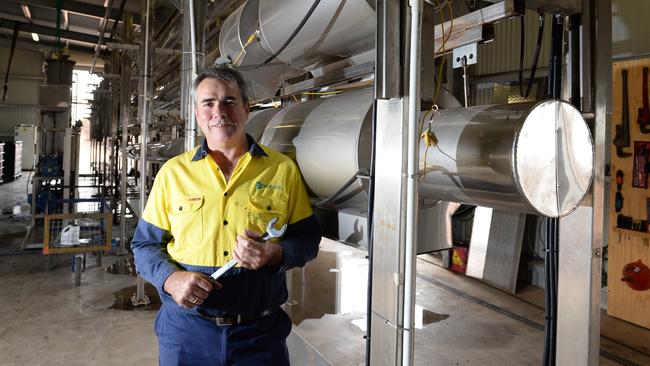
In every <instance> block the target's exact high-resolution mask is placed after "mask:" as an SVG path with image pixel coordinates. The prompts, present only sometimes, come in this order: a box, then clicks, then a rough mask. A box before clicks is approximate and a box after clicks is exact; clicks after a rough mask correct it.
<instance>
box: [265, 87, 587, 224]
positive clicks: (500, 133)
mask: <svg viewBox="0 0 650 366" xmlns="http://www.w3.org/2000/svg"><path fill="white" fill-rule="evenodd" d="M371 107H372V92H371V91H370V90H366V91H364V90H359V91H355V92H351V93H346V94H344V95H342V96H336V97H331V98H326V99H319V100H314V101H310V102H306V103H301V104H297V105H292V106H289V107H287V108H285V109H282V110H281V111H279V112H278V113H277V114H276V115H275V116H274V117H273V118H272V119H271V122H270V123H269V125H268V126H267V128H266V130H265V132H264V135H263V136H262V139H261V143H262V144H265V145H269V146H270V147H272V148H275V149H276V150H279V151H281V152H284V153H285V154H287V155H289V156H291V157H293V158H294V159H295V160H296V161H297V162H298V165H299V166H300V169H301V172H302V173H303V176H304V178H305V182H306V183H307V186H308V188H309V189H310V190H311V191H312V193H314V194H315V195H316V196H318V197H321V198H324V197H328V196H329V195H331V194H333V193H334V192H336V191H337V190H338V189H339V188H340V187H341V186H342V185H343V184H344V183H345V182H346V181H347V180H348V179H350V177H351V176H352V175H353V174H355V173H356V172H357V171H359V170H360V169H363V168H364V167H367V166H368V164H369V158H368V157H369V155H366V151H370V143H371V142H370V140H369V139H368V137H369V135H370V134H369V132H368V130H366V127H365V126H367V124H366V123H367V118H369V116H370V115H369V113H371ZM425 118H426V119H425ZM429 122H431V131H432V133H433V135H434V136H435V137H436V139H437V140H438V142H437V144H436V145H432V146H429V147H427V146H426V144H425V143H424V142H423V141H422V140H420V143H419V146H420V147H419V157H420V158H419V161H420V164H419V169H418V175H419V194H420V195H421V196H422V197H427V198H432V199H437V200H443V201H451V202H463V203H467V204H473V205H477V206H486V207H493V208H500V209H510V210H515V211H518V212H526V213H532V214H536V215H542V216H549V217H559V216H564V215H567V214H568V213H570V212H571V211H572V210H573V209H575V208H576V207H577V206H578V204H579V203H580V201H581V200H582V198H583V197H584V196H585V194H586V192H587V191H588V189H589V187H590V184H591V179H592V175H593V156H594V155H593V144H592V140H591V135H590V133H589V129H588V128H587V125H586V123H585V121H584V119H583V118H582V116H581V115H580V113H579V111H577V110H576V109H575V108H574V107H573V106H571V105H569V104H568V103H565V102H561V101H557V100H547V101H543V102H540V103H537V104H530V103H527V104H509V105H491V106H479V107H470V108H454V109H443V110H440V111H439V112H437V113H436V114H435V115H434V116H433V117H432V118H431V117H430V114H429V113H426V114H424V113H423V114H422V117H420V124H421V125H422V126H423V127H424V128H425V129H426V128H429ZM355 188H360V189H357V191H359V190H361V192H360V193H359V194H357V195H356V196H355V197H352V198H351V199H349V200H347V201H345V202H340V203H339V206H343V207H348V206H354V207H361V206H363V204H364V202H366V201H365V200H367V196H366V195H365V191H363V189H364V186H363V183H362V182H361V180H358V182H356V183H355V184H354V185H353V186H352V187H349V188H348V190H347V191H346V194H351V193H354V190H355Z"/></svg>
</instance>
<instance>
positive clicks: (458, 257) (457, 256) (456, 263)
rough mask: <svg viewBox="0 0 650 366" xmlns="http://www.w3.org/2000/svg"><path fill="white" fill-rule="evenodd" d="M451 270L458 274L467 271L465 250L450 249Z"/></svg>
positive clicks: (459, 248)
mask: <svg viewBox="0 0 650 366" xmlns="http://www.w3.org/2000/svg"><path fill="white" fill-rule="evenodd" d="M451 270H452V271H455V272H459V273H465V271H467V248H464V247H453V248H451Z"/></svg>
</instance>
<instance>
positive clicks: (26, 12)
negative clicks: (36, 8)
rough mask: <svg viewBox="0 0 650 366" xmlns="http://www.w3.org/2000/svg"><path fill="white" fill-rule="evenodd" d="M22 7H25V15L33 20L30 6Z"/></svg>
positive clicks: (23, 7)
mask: <svg viewBox="0 0 650 366" xmlns="http://www.w3.org/2000/svg"><path fill="white" fill-rule="evenodd" d="M20 7H21V8H22V9H23V15H25V18H27V19H29V20H31V19H32V12H31V11H29V6H27V5H21V6H20Z"/></svg>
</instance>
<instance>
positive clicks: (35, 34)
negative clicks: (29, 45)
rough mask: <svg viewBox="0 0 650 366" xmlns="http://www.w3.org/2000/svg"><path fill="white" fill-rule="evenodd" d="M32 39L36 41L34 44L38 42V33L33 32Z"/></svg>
mask: <svg viewBox="0 0 650 366" xmlns="http://www.w3.org/2000/svg"><path fill="white" fill-rule="evenodd" d="M32 39H33V40H34V42H38V33H34V32H32Z"/></svg>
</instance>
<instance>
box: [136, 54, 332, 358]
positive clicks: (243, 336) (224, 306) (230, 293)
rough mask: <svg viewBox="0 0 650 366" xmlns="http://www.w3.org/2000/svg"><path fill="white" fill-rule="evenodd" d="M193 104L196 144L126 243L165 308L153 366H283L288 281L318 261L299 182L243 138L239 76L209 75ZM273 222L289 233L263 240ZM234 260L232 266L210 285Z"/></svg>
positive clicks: (168, 169)
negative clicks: (199, 137)
mask: <svg viewBox="0 0 650 366" xmlns="http://www.w3.org/2000/svg"><path fill="white" fill-rule="evenodd" d="M193 97H194V102H195V105H196V120H197V122H198V124H199V126H200V127H201V130H202V131H203V134H204V135H205V140H204V142H203V144H202V145H200V146H198V147H197V148H195V149H193V150H192V151H190V152H186V153H184V154H181V155H179V156H177V157H175V158H173V159H171V160H169V161H168V162H167V163H165V164H164V165H163V167H162V168H161V169H160V171H159V172H158V174H157V176H156V180H155V181H154V184H153V187H152V189H151V193H150V194H149V200H148V202H147V206H146V208H145V210H144V212H143V214H142V218H141V219H140V222H139V223H138V226H137V229H136V233H135V235H134V237H133V242H132V248H133V253H134V255H135V261H136V268H137V271H138V273H139V274H140V275H141V276H142V277H143V278H144V279H146V280H147V281H149V282H151V283H152V284H154V285H155V286H156V287H157V289H158V292H159V293H160V297H161V299H162V303H163V304H162V307H161V309H160V312H159V313H158V316H157V318H156V321H155V330H156V335H157V336H158V343H159V352H160V364H161V365H274V366H275V365H288V364H289V357H288V353H287V348H286V343H285V339H286V337H287V336H288V335H289V333H290V331H291V321H290V319H289V317H288V316H287V314H286V313H285V312H284V311H283V310H282V309H280V305H282V304H283V303H284V302H285V301H286V299H287V287H286V280H285V271H286V270H288V269H290V268H293V267H298V266H303V265H304V264H305V263H306V262H307V261H309V260H312V259H313V258H315V257H316V254H317V253H318V245H319V243H320V239H321V236H320V229H319V226H318V223H317V221H316V219H315V218H314V216H313V214H312V211H311V207H310V206H309V202H308V198H307V193H306V191H305V187H304V185H303V183H302V180H301V176H300V172H299V170H298V168H297V167H296V165H295V164H294V162H293V161H292V160H290V159H289V158H287V157H285V156H284V155H282V154H280V153H278V152H275V151H273V150H271V149H269V148H267V147H264V146H261V145H258V144H257V143H256V142H255V141H254V140H253V139H252V138H251V137H250V136H248V135H247V134H246V132H245V127H246V126H245V125H246V121H247V119H248V113H249V106H248V97H247V93H246V83H245V81H244V79H243V78H242V76H241V74H239V72H237V71H235V70H233V69H230V68H227V67H218V68H213V69H209V70H206V71H205V72H203V73H201V74H200V75H199V76H198V77H197V78H196V80H195V81H194V89H193ZM273 218H278V221H277V223H276V225H275V227H276V228H280V227H281V226H282V225H283V224H285V223H286V224H287V225H288V226H287V230H286V233H285V235H284V237H283V238H281V239H280V240H279V241H275V240H277V239H273V240H268V241H265V242H264V241H262V240H261V239H260V237H261V233H263V232H264V231H265V230H266V226H267V224H268V222H269V221H270V220H271V219H273ZM233 258H234V259H236V260H237V262H238V266H237V267H235V268H233V269H230V270H229V271H227V272H226V273H225V274H224V275H223V276H222V277H220V278H219V280H218V282H216V281H213V280H212V279H211V278H210V277H209V275H210V274H212V273H213V272H214V271H215V270H217V269H218V268H219V267H221V266H223V265H224V264H226V263H227V262H228V261H230V260H231V259H233Z"/></svg>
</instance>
